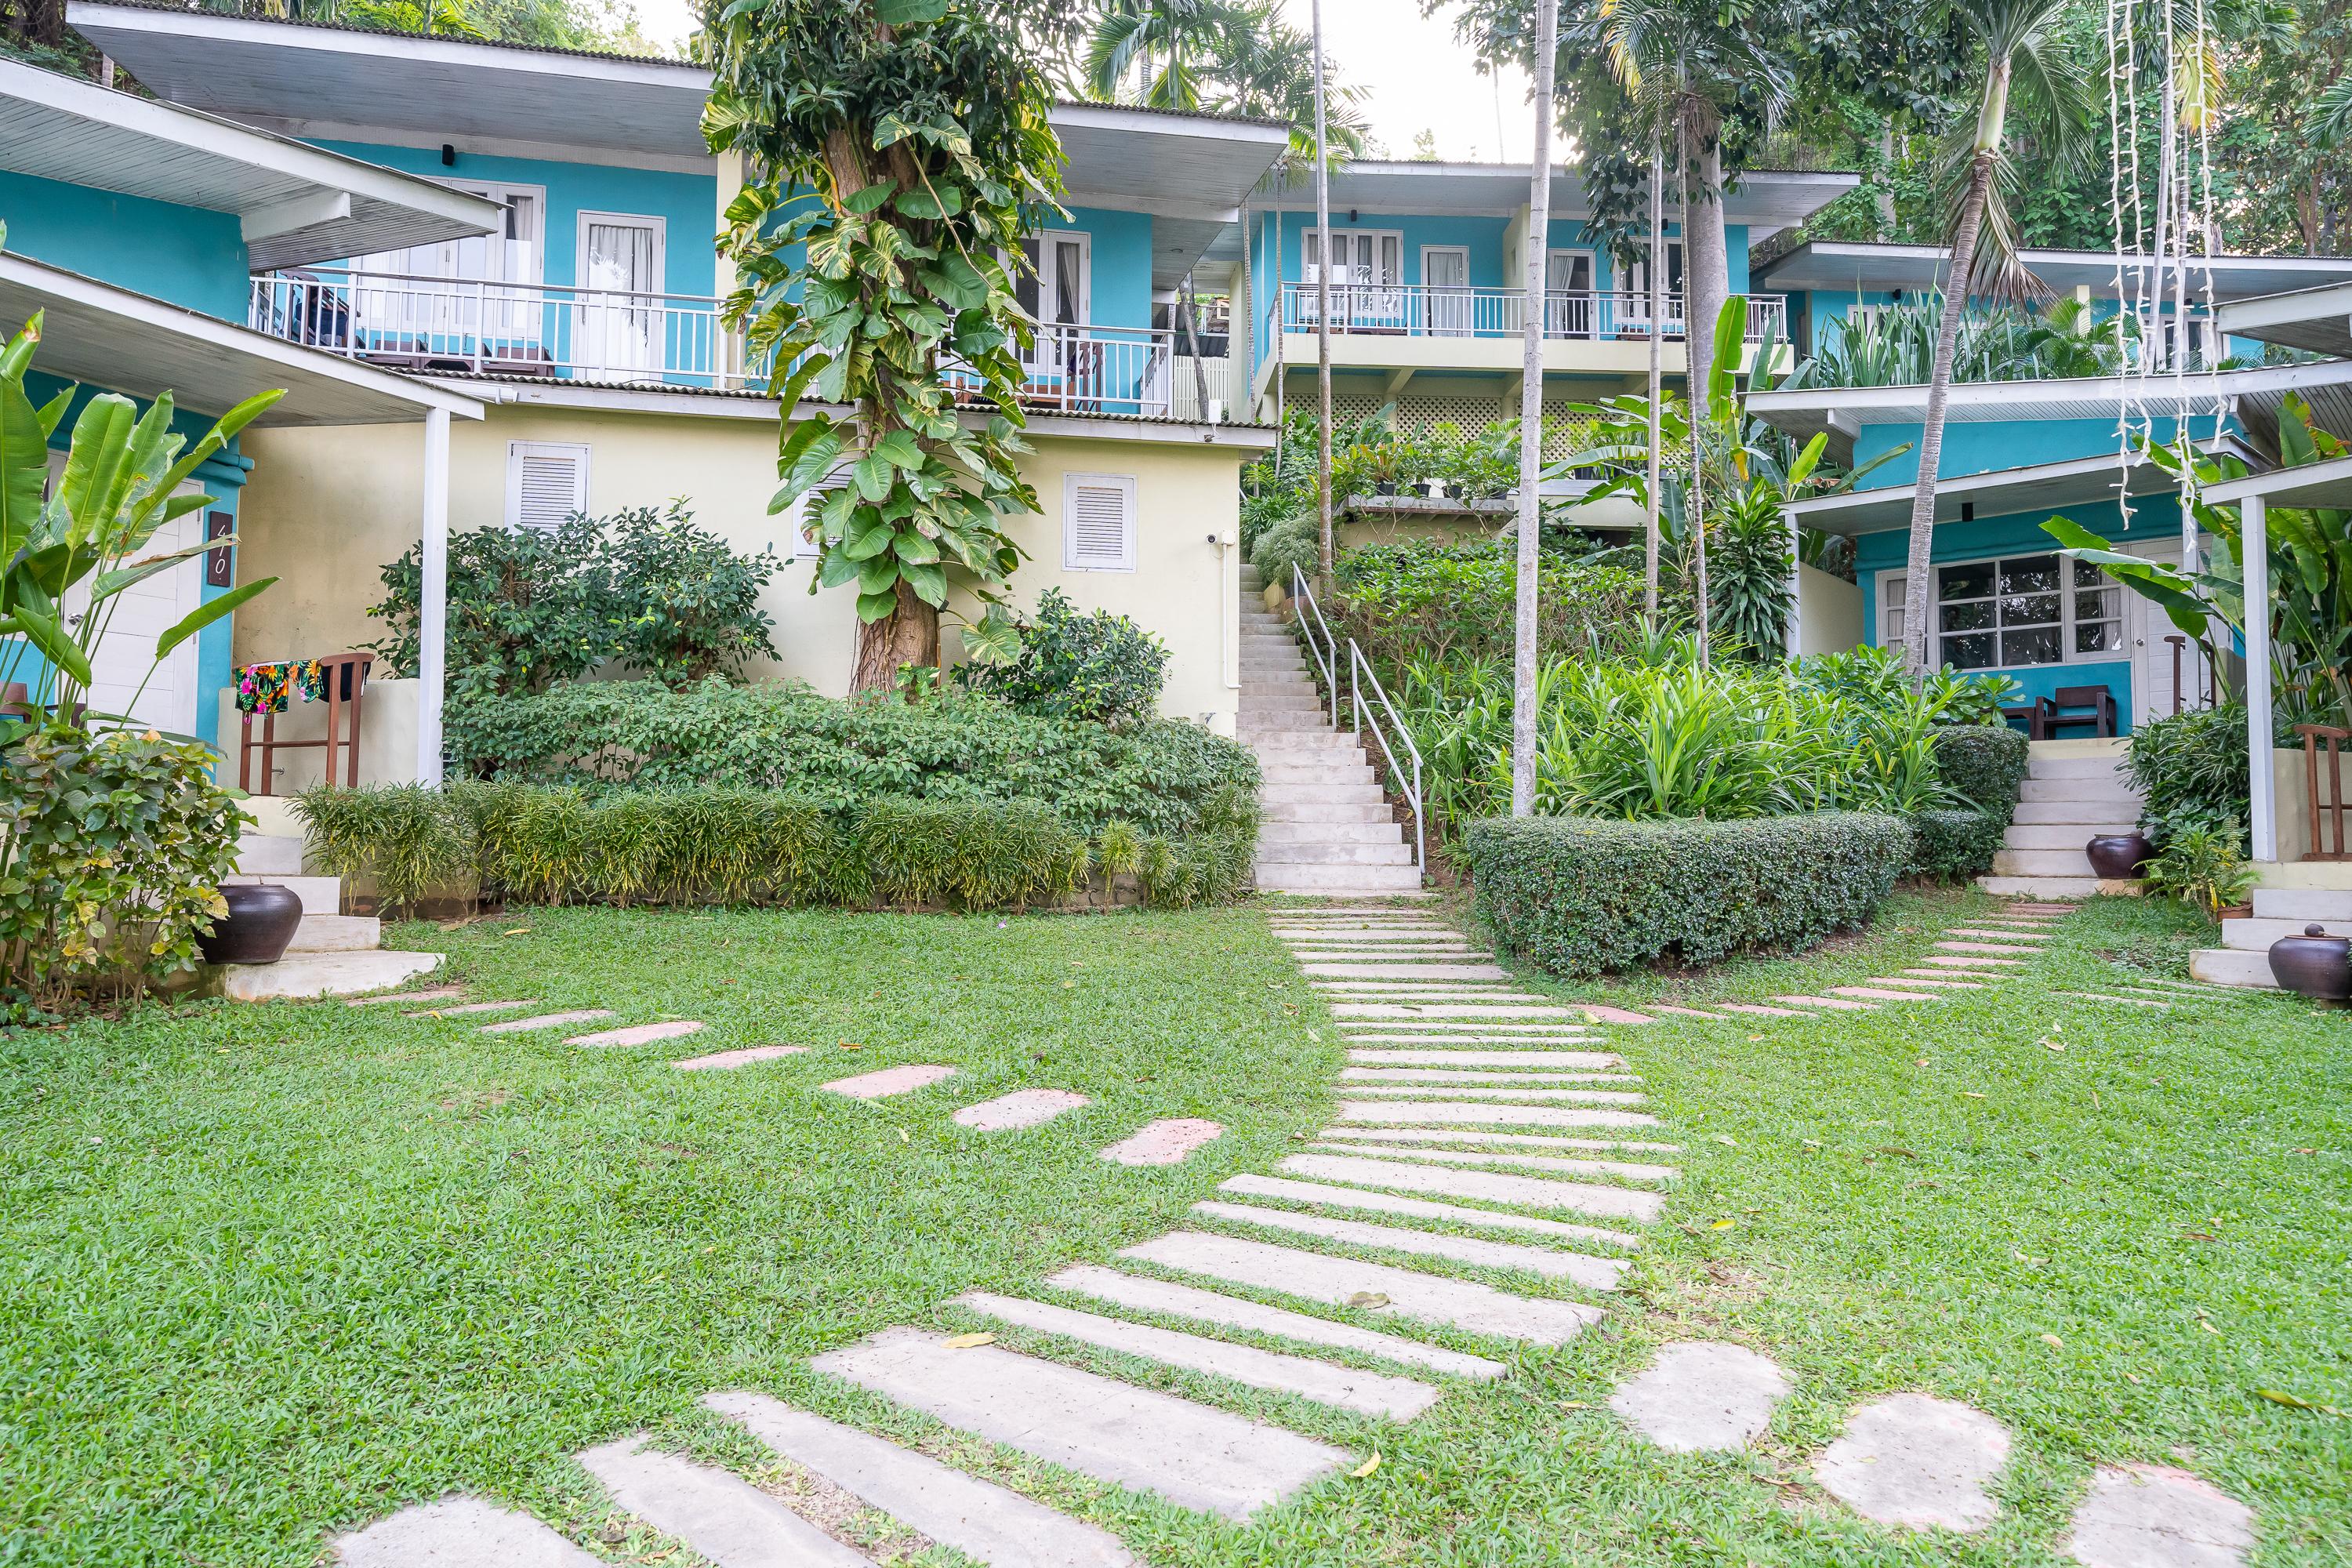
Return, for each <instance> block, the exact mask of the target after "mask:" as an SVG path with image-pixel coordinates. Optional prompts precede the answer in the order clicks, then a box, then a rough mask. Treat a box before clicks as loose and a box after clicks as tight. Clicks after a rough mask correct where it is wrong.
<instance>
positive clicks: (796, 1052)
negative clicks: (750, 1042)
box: [669, 1046, 808, 1072]
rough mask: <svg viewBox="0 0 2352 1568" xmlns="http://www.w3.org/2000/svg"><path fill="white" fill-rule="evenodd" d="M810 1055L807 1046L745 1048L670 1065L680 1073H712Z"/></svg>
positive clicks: (690, 1058)
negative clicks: (756, 1063)
mask: <svg viewBox="0 0 2352 1568" xmlns="http://www.w3.org/2000/svg"><path fill="white" fill-rule="evenodd" d="M807 1054H808V1047H806V1046H745V1047H743V1048H742V1049H740V1050H735V1051H713V1052H712V1053H711V1054H710V1055H709V1056H707V1057H688V1058H686V1059H685V1060H684V1061H677V1062H672V1063H670V1064H669V1065H670V1066H672V1067H674V1068H677V1070H678V1071H680V1072H710V1071H714V1070H721V1069H724V1068H740V1067H750V1066H751V1064H752V1063H753V1062H772V1061H774V1060H775V1059H776V1058H778V1057H798V1056H805V1055H807Z"/></svg>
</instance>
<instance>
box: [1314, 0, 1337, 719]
mask: <svg viewBox="0 0 2352 1568" xmlns="http://www.w3.org/2000/svg"><path fill="white" fill-rule="evenodd" d="M1313 26H1314V30H1315V246H1316V251H1315V398H1316V409H1315V429H1316V437H1315V505H1316V531H1315V575H1316V577H1317V579H1318V581H1320V582H1322V583H1325V584H1328V583H1329V582H1330V581H1331V555H1332V550H1331V149H1330V147H1329V146H1328V143H1327V141H1326V138H1328V136H1329V134H1330V128H1329V125H1328V121H1327V119H1326V111H1325V109H1324V102H1323V0H1315V9H1314V16H1313ZM1332 700H1333V701H1335V702H1336V701H1338V700H1339V697H1338V694H1337V693H1336V692H1335V693H1334V694H1333V696H1332Z"/></svg>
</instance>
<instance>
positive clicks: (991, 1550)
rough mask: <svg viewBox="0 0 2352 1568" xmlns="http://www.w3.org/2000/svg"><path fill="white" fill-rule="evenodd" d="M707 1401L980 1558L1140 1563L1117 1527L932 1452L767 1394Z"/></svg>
mask: <svg viewBox="0 0 2352 1568" xmlns="http://www.w3.org/2000/svg"><path fill="white" fill-rule="evenodd" d="M702 1403H703V1405H704V1406H705V1407H706V1408H708V1409H710V1410H713V1411H716V1412H717V1413H718V1414H719V1415H724V1416H726V1417H728V1418H729V1419H730V1420H731V1421H733V1422H735V1423H736V1425H738V1426H741V1427H742V1428H743V1429H744V1430H745V1431H747V1432H749V1433H751V1436H754V1437H757V1438H758V1439H759V1440H760V1441H761V1443H763V1444H765V1445H767V1447H768V1448H769V1449H770V1450H771V1451H772V1452H773V1453H774V1454H775V1455H776V1456H777V1457H778V1458H783V1459H786V1460H789V1461H790V1462H791V1463H793V1464H795V1465H798V1466H799V1467H800V1468H802V1469H803V1470H806V1471H807V1472H809V1474H811V1475H813V1476H815V1477H817V1478H819V1479H823V1480H825V1481H829V1482H831V1483H832V1484H833V1485H835V1486H836V1487H839V1488H840V1489H842V1490H844V1491H845V1492H848V1493H850V1494H851V1495H853V1496H854V1497H856V1499H857V1500H859V1501H861V1502H863V1503H865V1504H866V1505H867V1506H868V1507H870V1508H876V1509H879V1510H882V1511H883V1512H884V1513H887V1514H889V1515H891V1516H892V1517H893V1518H895V1519H897V1520H898V1521H900V1522H901V1523H903V1524H905V1525H907V1526H908V1528H910V1529H912V1530H915V1531H919V1532H920V1533H922V1534H924V1535H926V1536H929V1538H930V1539H931V1540H933V1541H935V1542H939V1543H940V1544H941V1545H943V1546H951V1547H953V1548H954V1549H955V1550H957V1551H958V1552H962V1553H963V1554H964V1555H965V1556H967V1557H970V1558H972V1559H974V1560H975V1561H977V1562H981V1563H1004V1564H1014V1563H1021V1564H1029V1565H1031V1568H1133V1564H1134V1563H1135V1559H1134V1557H1132V1556H1131V1555H1129V1552H1128V1550H1127V1548H1126V1547H1124V1546H1122V1545H1120V1544H1119V1542H1118V1537H1117V1536H1115V1535H1113V1534H1111V1533H1110V1532H1109V1531H1106V1530H1097V1528H1095V1527H1094V1526H1093V1525H1091V1524H1087V1523H1084V1522H1082V1521H1078V1520H1075V1519H1072V1518H1070V1517H1069V1516H1068V1515H1067V1514H1064V1513H1060V1512H1057V1511H1055V1510H1053V1509H1050V1508H1047V1507H1045V1505H1044V1504H1043V1503H1035V1502H1032V1501H1030V1500H1028V1499H1027V1498H1025V1497H1023V1496H1022V1495H1021V1494H1020V1493H1019V1492H1015V1491H1008V1490H1006V1489H1004V1488H1003V1487H1000V1486H997V1485H995V1484H993V1483H992V1482H989V1481H983V1480H982V1479H980V1478H979V1477H977V1476H968V1475H965V1474H964V1473H963V1472H962V1471H961V1470H958V1469H953V1468H950V1467H949V1466H946V1465H943V1464H941V1463H940V1462H939V1461H938V1460H937V1459H934V1458H931V1457H930V1456H929V1455H928V1454H919V1453H917V1452H915V1451H914V1450H913V1449H911V1448H902V1447H898V1445H897V1444H896V1443H893V1442H890V1441H889V1440H888V1439H887V1438H882V1437H877V1436H874V1435H873V1434H872V1433H870V1432H861V1431H859V1430H858V1429H857V1428H856V1427H855V1426H842V1425H841V1424H840V1423H839V1422H835V1421H827V1420H826V1419H824V1417H823V1416H821V1415H810V1414H809V1413H808V1412H806V1411H804V1410H795V1409H793V1407H792V1406H791V1405H785V1404H783V1403H782V1402H781V1401H778V1400H774V1399H771V1398H769V1397H768V1396H767V1395H766V1394H751V1393H747V1392H742V1391H740V1390H739V1391H734V1392H730V1393H726V1394H705V1395H704V1396H703V1400H702ZM858 1561H859V1562H861V1563H863V1562H864V1561H865V1559H863V1558H860V1559H859V1560H858Z"/></svg>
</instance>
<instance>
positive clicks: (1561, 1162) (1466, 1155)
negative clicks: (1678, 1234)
mask: <svg viewBox="0 0 2352 1568" xmlns="http://www.w3.org/2000/svg"><path fill="white" fill-rule="evenodd" d="M1307 1147H1308V1148H1310V1149H1312V1150H1313V1151H1315V1152H1317V1153H1324V1154H1331V1153H1339V1154H1371V1153H1377V1154H1380V1155H1381V1156H1382V1157H1383V1158H1387V1159H1396V1160H1420V1161H1423V1162H1425V1163H1430V1164H1437V1165H1508V1166H1511V1167H1513V1168H1514V1169H1517V1170H1522V1171H1549V1172H1553V1173H1558V1174H1560V1175H1564V1176H1614V1177H1616V1178H1617V1179H1618V1180H1619V1181H1621V1182H1671V1181H1673V1180H1674V1179H1675V1177H1676V1176H1678V1175H1680V1174H1681V1172H1679V1171H1677V1170H1675V1168H1674V1167H1673V1166H1672V1165H1646V1164H1640V1163H1635V1162H1633V1161H1630V1160H1580V1159H1576V1158H1574V1157H1572V1156H1568V1155H1561V1154H1521V1153H1517V1152H1512V1151H1510V1150H1507V1149H1377V1150H1375V1149H1364V1148H1360V1147H1359V1146H1358V1145H1356V1144H1353V1143H1349V1142H1339V1143H1310V1144H1309V1145H1307Z"/></svg>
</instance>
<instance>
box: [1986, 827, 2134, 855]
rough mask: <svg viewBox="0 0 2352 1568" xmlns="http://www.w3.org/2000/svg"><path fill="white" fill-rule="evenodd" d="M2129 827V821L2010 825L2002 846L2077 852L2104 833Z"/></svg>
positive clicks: (2002, 837) (2125, 831)
mask: <svg viewBox="0 0 2352 1568" xmlns="http://www.w3.org/2000/svg"><path fill="white" fill-rule="evenodd" d="M2132 827H2133V824H2131V823H2128V822H2121V823H2117V822H2092V823H2083V822H2060V823H2039V822H2020V823H2012V824H2011V826H2010V828H2009V831H2008V832H2006V833H2004V834H2002V835H2001V843H2002V845H2003V846H2004V847H2008V848H2011V849H2074V850H2080V849H2081V848H2082V847H2083V846H2084V845H2085V844H2087V843H2089V842H2090V841H2091V840H2092V839H2093V838H2095V837H2099V836H2101V835H2103V834H2111V833H2129V832H2130V831H2131V830H2132Z"/></svg>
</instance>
